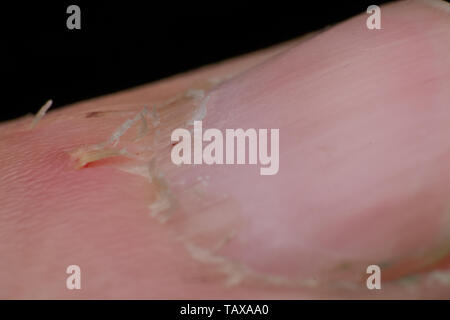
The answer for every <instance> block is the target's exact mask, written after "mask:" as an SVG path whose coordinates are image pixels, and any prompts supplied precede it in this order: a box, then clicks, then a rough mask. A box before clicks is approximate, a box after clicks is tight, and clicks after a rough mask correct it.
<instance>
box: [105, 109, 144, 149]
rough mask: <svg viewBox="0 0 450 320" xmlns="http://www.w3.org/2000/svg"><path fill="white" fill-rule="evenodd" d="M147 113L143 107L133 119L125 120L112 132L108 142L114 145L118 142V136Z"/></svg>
mask: <svg viewBox="0 0 450 320" xmlns="http://www.w3.org/2000/svg"><path fill="white" fill-rule="evenodd" d="M146 114H147V109H146V108H145V107H144V109H142V111H141V112H139V113H138V114H137V115H136V116H135V117H134V118H133V119H128V120H127V121H125V122H124V123H123V124H122V125H121V126H120V127H119V128H117V129H116V131H114V132H113V134H112V135H111V137H110V138H109V141H108V143H109V144H112V145H113V146H114V147H115V146H116V145H117V144H118V143H119V140H120V137H121V136H122V135H123V134H124V133H125V132H127V131H128V129H130V128H131V127H132V126H133V125H134V124H135V123H136V122H137V121H139V120H140V119H141V118H144V116H145V115H146Z"/></svg>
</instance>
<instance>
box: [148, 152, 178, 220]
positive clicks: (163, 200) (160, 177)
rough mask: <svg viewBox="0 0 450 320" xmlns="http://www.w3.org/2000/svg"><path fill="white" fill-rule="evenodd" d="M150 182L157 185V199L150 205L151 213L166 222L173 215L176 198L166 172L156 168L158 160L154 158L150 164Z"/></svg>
mask: <svg viewBox="0 0 450 320" xmlns="http://www.w3.org/2000/svg"><path fill="white" fill-rule="evenodd" d="M148 172H149V176H150V182H151V183H153V184H154V185H155V186H156V200H155V201H154V202H153V203H152V204H150V205H149V209H150V215H151V216H152V217H153V218H156V219H157V220H159V221H160V222H161V223H164V222H166V221H167V220H168V219H169V218H170V215H171V211H170V209H172V208H173V205H174V199H173V196H172V193H171V191H170V189H169V186H168V184H167V181H166V180H165V178H164V174H163V173H162V172H161V171H160V170H158V169H157V168H156V161H155V159H154V158H153V159H152V160H151V161H150V164H149V166H148Z"/></svg>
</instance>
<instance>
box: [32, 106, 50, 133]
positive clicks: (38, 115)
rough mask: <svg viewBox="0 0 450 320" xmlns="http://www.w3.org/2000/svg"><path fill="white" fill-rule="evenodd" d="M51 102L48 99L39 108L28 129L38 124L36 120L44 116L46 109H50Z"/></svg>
mask: <svg viewBox="0 0 450 320" xmlns="http://www.w3.org/2000/svg"><path fill="white" fill-rule="evenodd" d="M52 104H53V100H51V99H50V100H48V101H47V102H46V103H45V104H44V105H43V106H42V107H41V108H40V109H39V111H38V113H37V114H36V116H35V117H34V119H33V122H32V123H31V127H30V129H33V128H34V127H35V126H36V125H37V124H38V122H39V121H40V120H41V119H42V117H44V116H45V113H46V112H47V111H48V109H50V107H51V106H52Z"/></svg>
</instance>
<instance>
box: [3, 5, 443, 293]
mask: <svg viewBox="0 0 450 320" xmlns="http://www.w3.org/2000/svg"><path fill="white" fill-rule="evenodd" d="M381 13H382V29H381V30H369V29H367V27H366V19H367V17H368V15H367V14H362V15H359V16H356V17H354V18H352V19H350V20H348V21H345V22H343V23H340V24H338V25H336V26H334V27H332V28H329V29H327V30H325V31H323V32H318V33H315V34H311V35H307V36H305V37H303V38H301V39H296V40H293V41H290V42H288V43H284V44H281V45H279V46H276V47H273V48H269V49H266V50H262V51H260V52H255V53H252V54H249V55H246V56H242V57H238V58H234V59H231V60H228V61H224V62H221V63H218V64H215V65H211V66H206V67H203V68H200V69H198V70H195V71H191V72H188V73H185V74H181V75H177V76H175V77H172V78H169V79H165V80H162V81H159V82H156V83H153V84H149V85H145V86H141V87H138V88H134V89H131V90H126V91H123V92H119V93H115V94H111V95H108V96H104V97H99V98H96V99H91V100H88V101H83V102H79V103H76V104H74V105H71V106H67V107H65V108H62V109H58V110H54V111H49V113H48V114H46V115H45V116H44V117H43V118H42V119H41V120H40V121H39V123H37V124H36V125H35V127H34V128H31V124H32V122H33V117H32V116H31V115H29V116H24V117H22V118H20V119H16V120H13V121H9V122H6V123H3V124H1V126H0V137H1V139H0V298H6V299H17V298H19V299H23V298H24V299H26V298H32V299H34V298H37V299H47V298H58V299H80V298H88V299H92V298H107V299H108V298H117V299H136V298H137V299H188V298H192V299H219V298H221V299H242V298H252V299H303V298H352V299H354V298H377V299H379V298H388V299H389V298H445V299H447V298H450V191H449V190H450V170H449V163H450V131H449V130H450V129H449V123H450V90H449V88H450V58H448V56H449V55H448V52H450V6H449V5H448V4H446V3H444V2H440V1H399V2H395V3H392V4H389V5H386V6H383V7H381ZM203 107H204V108H205V110H206V114H205V113H204V112H200V113H199V111H204V110H203V109H199V108H203ZM199 117H200V118H202V119H201V120H203V127H204V128H217V129H219V130H225V129H227V128H232V129H234V128H243V129H248V128H256V129H259V128H266V129H267V128H269V129H270V128H277V129H279V130H280V169H279V172H278V173H277V174H276V175H273V176H262V175H260V174H259V166H254V165H195V166H194V165H181V166H176V165H174V164H173V163H172V162H171V160H170V151H171V148H172V147H173V143H172V142H171V140H170V135H171V132H172V131H173V130H174V129H176V128H182V127H184V128H188V129H190V130H192V126H189V125H188V123H189V121H190V120H192V119H194V118H195V119H199ZM128 124H129V128H128ZM121 128H122V129H123V130H121ZM125 129H127V130H125ZM73 264H75V265H78V266H80V268H81V272H82V289H81V290H68V289H67V288H66V278H67V277H68V275H67V274H66V268H67V266H69V265H73ZM372 264H375V265H379V266H380V267H381V272H382V289H381V290H368V289H367V287H366V284H365V281H366V278H367V277H368V275H367V273H366V268H367V266H369V265H372Z"/></svg>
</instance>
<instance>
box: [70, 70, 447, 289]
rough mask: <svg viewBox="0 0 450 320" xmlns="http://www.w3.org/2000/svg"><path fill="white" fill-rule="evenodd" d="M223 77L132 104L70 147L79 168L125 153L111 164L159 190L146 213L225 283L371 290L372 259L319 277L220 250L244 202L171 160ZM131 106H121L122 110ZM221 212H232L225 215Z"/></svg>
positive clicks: (441, 276)
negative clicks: (108, 128) (109, 127)
mask: <svg viewBox="0 0 450 320" xmlns="http://www.w3.org/2000/svg"><path fill="white" fill-rule="evenodd" d="M223 80H224V79H222V81H223ZM222 81H219V80H217V79H215V80H214V81H207V83H206V84H205V83H203V84H200V85H198V86H195V87H193V88H192V89H188V90H186V91H185V92H183V93H181V94H178V95H176V96H174V97H172V98H170V99H168V100H166V101H162V102H149V103H148V104H147V106H139V107H140V108H141V109H140V110H135V111H134V113H135V115H134V117H132V118H130V119H127V120H125V121H124V122H123V123H122V125H120V126H119V127H118V128H117V129H116V130H115V131H114V132H113V133H112V134H111V136H110V137H109V138H107V139H106V140H105V141H103V142H100V143H99V144H95V145H91V146H84V147H82V148H79V149H77V150H74V151H72V152H71V153H70V155H71V156H72V158H73V159H74V160H75V162H76V169H82V168H85V167H86V166H87V165H89V164H90V163H93V162H96V161H98V160H101V159H106V158H111V157H126V159H127V161H125V162H121V163H119V164H117V163H116V164H114V166H115V167H117V168H118V169H119V170H122V171H125V172H128V173H130V174H136V175H140V176H143V177H145V178H146V179H148V181H149V183H150V184H152V186H153V187H154V188H153V191H154V192H153V193H152V195H150V196H149V205H148V208H149V216H150V217H152V218H154V219H155V220H156V221H158V222H159V223H163V224H164V225H165V226H167V227H168V228H169V230H171V231H172V234H173V236H174V237H175V238H176V239H177V240H179V241H181V242H182V243H183V244H184V246H185V248H186V250H187V252H188V253H189V254H190V256H191V257H192V258H193V259H195V260H196V261H198V262H200V263H201V264H202V265H205V266H208V269H207V270H205V272H206V273H208V272H209V273H212V274H215V275H218V276H219V277H223V279H224V283H225V284H226V285H228V286H233V285H251V286H264V287H266V286H269V287H286V288H303V289H305V288H306V289H311V290H316V291H317V290H319V291H323V290H347V291H352V292H358V291H357V290H367V289H365V284H364V283H362V281H361V279H363V278H364V277H365V276H367V275H365V274H364V273H363V272H364V270H365V269H364V268H363V266H367V265H370V264H371V263H369V262H361V261H359V262H354V263H353V267H352V268H349V269H348V270H347V275H348V273H352V275H353V276H352V277H347V278H346V279H348V280H346V281H341V280H340V278H339V275H340V274H339V272H337V273H336V272H335V271H330V270H323V272H322V273H323V274H324V277H323V278H321V279H316V278H300V277H285V276H279V275H276V274H264V273H259V272H256V271H254V270H252V269H251V268H249V267H248V266H245V265H244V264H242V263H241V262H238V261H233V260H231V259H229V258H226V257H224V256H222V255H220V252H219V251H220V248H222V247H223V246H225V245H226V243H228V242H230V241H233V235H234V234H236V233H237V232H239V230H242V229H243V228H245V221H244V220H243V218H242V216H241V215H240V214H239V206H238V205H237V204H236V203H235V202H234V201H233V199H230V198H229V197H227V196H226V195H223V194H222V195H217V194H212V193H211V192H209V191H208V183H209V177H203V176H197V177H196V178H194V179H190V180H189V179H183V181H182V183H180V177H184V176H186V175H185V173H188V172H190V173H192V171H190V170H193V169H192V168H190V167H188V166H184V167H183V166H181V167H176V166H175V165H173V164H172V163H171V161H170V150H171V147H172V145H171V139H170V135H171V132H172V131H173V130H174V129H176V128H183V127H184V128H186V129H188V130H193V129H192V127H191V125H192V124H193V121H195V120H203V119H204V118H205V117H206V115H207V105H208V98H209V96H210V94H211V92H212V91H213V90H214V89H215V86H217V85H220V84H221V82H222ZM148 106H151V107H148ZM149 110H150V111H149ZM112 112H116V113H117V112H119V113H120V111H112ZM129 113H130V111H123V113H122V114H123V115H127V114H129ZM107 115H108V112H102V113H90V114H89V117H93V116H96V117H97V116H107ZM86 117H87V115H86ZM149 124H150V125H149ZM187 176H189V174H187ZM224 212H226V213H227V214H225V215H224V214H223V213H224ZM206 217H207V218H206ZM211 217H213V218H211ZM329 275H331V276H329ZM407 276H409V275H404V276H402V277H399V278H398V279H397V280H398V281H396V282H393V283H388V284H387V285H386V286H392V285H395V283H403V282H405V279H407ZM416 278H417V279H419V281H416V282H414V283H415V290H419V289H420V288H423V286H427V285H429V284H430V283H438V284H440V285H443V286H448V283H449V281H448V274H447V273H437V271H433V272H431V273H427V274H424V275H419V276H417V277H416ZM417 283H419V284H417Z"/></svg>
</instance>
